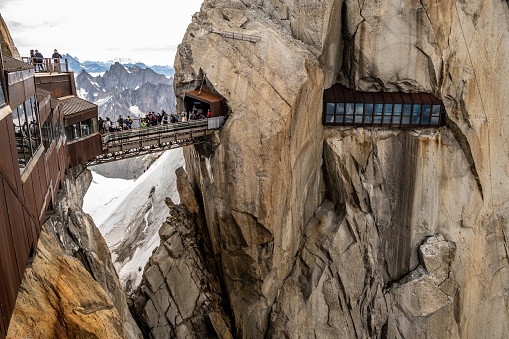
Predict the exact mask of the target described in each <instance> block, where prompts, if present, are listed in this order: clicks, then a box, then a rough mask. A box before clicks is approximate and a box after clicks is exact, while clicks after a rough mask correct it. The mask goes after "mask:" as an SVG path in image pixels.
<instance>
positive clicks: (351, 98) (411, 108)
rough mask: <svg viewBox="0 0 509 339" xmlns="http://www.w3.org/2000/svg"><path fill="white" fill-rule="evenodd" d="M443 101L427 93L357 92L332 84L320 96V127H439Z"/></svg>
mask: <svg viewBox="0 0 509 339" xmlns="http://www.w3.org/2000/svg"><path fill="white" fill-rule="evenodd" d="M443 113H444V108H443V105H442V102H441V101H440V100H439V99H437V98H435V97H434V96H432V95H430V94H427V93H400V92H359V91H354V90H351V89H349V88H347V87H345V86H343V85H340V84H335V85H333V86H332V87H331V88H329V89H327V90H325V92H324V96H323V124H324V125H328V126H359V127H368V126H369V127H394V128H398V127H412V128H416V127H421V128H426V127H439V126H441V125H442V124H443Z"/></svg>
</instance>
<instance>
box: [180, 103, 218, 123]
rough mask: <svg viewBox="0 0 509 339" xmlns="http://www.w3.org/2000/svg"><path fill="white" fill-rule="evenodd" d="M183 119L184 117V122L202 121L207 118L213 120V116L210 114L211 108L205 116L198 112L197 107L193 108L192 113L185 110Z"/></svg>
mask: <svg viewBox="0 0 509 339" xmlns="http://www.w3.org/2000/svg"><path fill="white" fill-rule="evenodd" d="M182 117H183V119H186V120H183V121H190V120H200V119H205V118H211V117H212V114H211V112H210V108H209V110H208V111H207V115H204V114H203V113H199V112H198V110H197V109H196V106H193V109H192V110H191V111H190V112H188V111H187V110H186V109H185V108H184V111H182Z"/></svg>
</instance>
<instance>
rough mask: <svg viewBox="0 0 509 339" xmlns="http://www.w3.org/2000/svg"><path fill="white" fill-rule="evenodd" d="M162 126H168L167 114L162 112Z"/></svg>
mask: <svg viewBox="0 0 509 339" xmlns="http://www.w3.org/2000/svg"><path fill="white" fill-rule="evenodd" d="M163 125H168V114H166V112H165V111H163Z"/></svg>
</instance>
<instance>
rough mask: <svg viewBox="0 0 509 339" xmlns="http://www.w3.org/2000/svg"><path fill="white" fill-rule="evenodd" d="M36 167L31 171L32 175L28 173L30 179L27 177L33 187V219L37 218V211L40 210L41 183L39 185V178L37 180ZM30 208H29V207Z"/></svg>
mask: <svg viewBox="0 0 509 339" xmlns="http://www.w3.org/2000/svg"><path fill="white" fill-rule="evenodd" d="M37 172H38V171H37V167H35V168H34V169H33V171H32V173H30V177H29V180H31V181H32V185H33V191H32V192H33V193H32V194H33V195H34V200H35V208H36V210H35V213H33V214H32V215H33V216H34V217H38V215H39V211H40V210H41V207H42V200H43V199H42V198H41V197H42V196H43V194H42V191H41V183H40V178H39V174H38V173H37ZM30 207H31V206H30Z"/></svg>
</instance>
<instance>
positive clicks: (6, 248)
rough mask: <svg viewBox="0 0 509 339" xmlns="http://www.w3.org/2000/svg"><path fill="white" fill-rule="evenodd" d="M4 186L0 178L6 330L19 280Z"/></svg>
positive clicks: (0, 292) (0, 274)
mask: <svg viewBox="0 0 509 339" xmlns="http://www.w3.org/2000/svg"><path fill="white" fill-rule="evenodd" d="M5 186H6V183H5V181H4V180H3V179H2V177H1V176H0V300H1V303H2V305H1V307H2V313H3V317H4V324H5V328H6V329H7V325H8V324H9V321H10V319H11V314H12V311H13V310H14V305H15V303H16V295H17V293H18V288H19V285H20V282H21V279H19V272H18V265H17V262H16V253H15V250H14V244H13V241H12V234H11V225H10V223H9V217H8V212H7V201H6V196H5V190H4V188H5Z"/></svg>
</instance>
